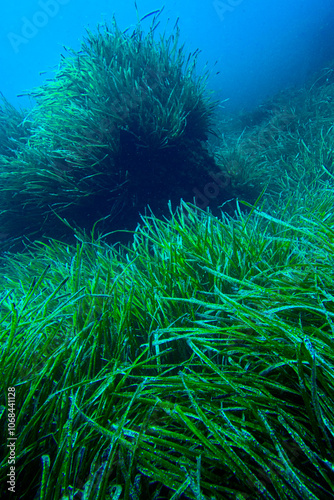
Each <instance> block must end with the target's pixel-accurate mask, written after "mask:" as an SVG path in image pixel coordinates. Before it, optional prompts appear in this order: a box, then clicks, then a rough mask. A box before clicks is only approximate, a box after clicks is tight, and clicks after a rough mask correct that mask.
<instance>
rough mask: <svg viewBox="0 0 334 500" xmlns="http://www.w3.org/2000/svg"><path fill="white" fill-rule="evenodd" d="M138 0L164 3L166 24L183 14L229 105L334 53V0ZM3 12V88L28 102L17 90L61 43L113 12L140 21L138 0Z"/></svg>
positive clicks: (71, 42)
mask: <svg viewBox="0 0 334 500" xmlns="http://www.w3.org/2000/svg"><path fill="white" fill-rule="evenodd" d="M137 4H138V10H139V13H140V16H144V15H145V14H147V13H149V12H150V11H152V10H155V9H160V8H161V7H162V6H163V5H164V6H165V9H164V11H163V15H162V17H161V21H162V22H161V26H162V27H163V28H164V27H165V26H166V23H167V20H168V18H169V19H170V21H169V23H168V26H169V27H170V29H171V28H172V27H173V26H174V23H175V20H176V18H177V17H179V18H180V21H179V25H180V29H181V38H182V40H183V41H185V42H186V47H187V49H188V50H189V51H193V50H195V49H196V48H200V49H201V51H202V52H201V55H200V58H199V65H198V69H199V71H201V70H202V69H203V68H204V67H205V66H206V63H208V68H209V69H210V68H211V70H212V72H211V73H212V74H211V77H210V82H209V85H210V88H212V89H214V90H216V91H217V93H218V94H217V96H218V97H219V99H221V100H222V101H224V100H225V99H229V100H228V101H227V102H224V103H223V106H224V107H226V108H227V109H229V110H232V111H238V110H242V109H251V108H252V107H254V106H256V105H258V104H259V103H260V102H261V101H262V100H264V99H265V98H266V97H270V96H271V95H273V94H274V93H276V92H277V91H279V90H280V89H283V88H285V87H287V86H292V85H298V86H300V85H302V83H303V82H304V81H305V80H306V79H307V78H308V77H309V76H310V75H311V73H312V72H313V71H315V70H318V69H320V68H322V67H325V66H326V65H327V64H329V62H330V61H331V60H332V59H334V2H333V0H320V1H319V0H205V1H204V0H202V1H200V0H197V1H195V0H165V2H163V1H157V0H137ZM43 6H44V7H43ZM1 11H2V15H1V16H0V91H1V92H2V93H3V94H4V95H5V96H6V97H7V98H8V99H9V100H10V101H11V102H12V103H13V104H15V105H20V106H23V107H26V106H28V105H29V99H28V98H27V97H20V98H17V95H18V94H21V93H23V92H24V91H28V90H30V89H32V88H33V87H35V86H37V85H40V84H41V83H42V82H43V81H44V80H45V79H46V78H48V77H50V76H51V75H52V73H51V71H52V70H53V69H55V68H56V67H57V64H58V63H59V61H60V54H61V53H64V49H63V46H67V47H72V48H75V49H78V48H79V47H80V40H81V39H82V37H83V36H84V34H85V28H90V29H95V27H96V25H97V23H98V22H100V21H103V20H104V19H105V20H108V19H111V17H112V15H113V14H115V15H116V19H117V21H118V24H119V25H120V27H121V28H124V29H125V28H127V27H129V26H131V25H134V24H135V23H136V20H137V17H136V9H135V6H134V0H122V1H115V0H88V1H85V2H84V1H82V0H21V1H20V0H18V1H15V2H11V3H8V4H7V5H3V6H2V7H1ZM46 12H49V14H47V13H46ZM149 24H150V19H148V20H147V21H144V26H145V27H148V26H149ZM27 25H30V32H29V30H28V32H27ZM36 25H38V26H36ZM27 33H28V35H29V36H26V35H27ZM41 73H43V74H42V75H41ZM216 73H218V74H216Z"/></svg>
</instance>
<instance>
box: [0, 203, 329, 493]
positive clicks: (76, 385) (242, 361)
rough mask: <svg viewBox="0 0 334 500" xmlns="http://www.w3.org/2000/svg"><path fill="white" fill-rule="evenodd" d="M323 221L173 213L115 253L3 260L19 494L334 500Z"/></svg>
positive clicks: (96, 247)
mask: <svg viewBox="0 0 334 500" xmlns="http://www.w3.org/2000/svg"><path fill="white" fill-rule="evenodd" d="M319 217H320V215H319V214H316V213H313V216H311V214H309V218H307V217H306V215H305V214H304V215H303V217H302V218H301V219H300V220H299V224H298V225H295V224H294V221H293V217H291V218H289V216H288V215H287V214H286V215H285V218H282V219H280V218H278V217H274V216H272V215H270V214H267V213H265V212H263V210H261V207H259V208H255V209H254V210H253V212H252V213H251V214H250V215H243V214H242V212H240V213H239V214H238V215H237V216H236V217H235V218H233V219H232V218H228V217H226V216H225V217H222V218H221V219H216V218H214V217H213V216H212V215H210V214H209V213H205V212H201V211H198V210H197V209H195V208H194V207H192V206H190V205H187V204H182V205H181V207H180V208H179V210H178V211H177V212H176V213H171V216H170V219H169V220H165V221H162V220H158V219H157V218H155V217H154V216H153V214H152V215H151V216H147V217H144V218H143V221H142V224H141V225H140V226H139V227H138V228H137V230H136V232H135V234H134V239H133V243H132V244H130V245H128V246H125V247H122V246H110V245H108V244H107V243H105V241H104V239H103V237H102V236H96V237H93V238H87V237H86V236H84V235H81V236H80V235H79V234H77V238H78V243H77V245H76V247H73V246H69V245H67V244H65V243H61V242H58V241H50V242H49V243H43V244H35V246H33V247H32V248H31V249H30V251H29V252H26V253H22V254H16V255H7V256H6V261H5V262H4V272H3V278H2V285H3V286H4V288H7V289H8V291H7V292H6V293H4V295H3V297H2V303H1V305H2V307H1V319H0V321H1V328H2V329H1V332H2V336H1V343H2V346H3V350H2V358H1V365H2V367H3V369H2V384H3V386H4V387H6V386H8V385H15V386H16V390H17V408H18V415H17V435H18V441H17V452H18V464H19V467H18V469H19V478H20V484H21V488H22V490H21V491H22V494H28V492H31V491H35V492H36V494H37V498H44V499H48V498H54V497H58V498H64V497H66V498H74V497H75V495H76V494H79V493H80V494H83V495H84V498H101V499H102V498H108V497H109V498H154V496H155V495H156V496H159V495H160V496H161V497H166V496H171V497H172V498H179V497H181V495H183V497H184V498H196V499H197V498H217V499H220V498H231V499H232V498H254V499H256V498H259V496H261V497H263V498H283V499H285V498H287V499H288V498H289V499H290V498H293V499H299V498H310V499H317V498H319V499H321V498H326V497H327V498H330V497H331V496H332V495H333V488H334V486H333V458H334V457H333V451H332V449H333V446H332V444H333V435H334V432H333V429H334V405H333V395H334V394H333V392H334V391H333V382H334V381H333V362H334V360H333V352H334V349H333V347H334V346H333V339H332V332H333V314H334V310H333V307H332V281H333V271H332V269H333V266H332V254H333V252H332V246H331V243H330V242H329V243H328V244H327V246H326V247H324V244H323V243H324V238H325V237H327V236H326V235H328V234H331V222H330V221H331V218H330V217H326V216H322V224H321V225H319V226H318V227H317V230H316V231H315V230H314V226H313V220H316V219H317V218H319ZM318 254H320V255H321V256H322V261H321V262H317V261H316V260H315V259H316V256H317V255H318ZM36 277H37V278H36ZM1 404H2V405H3V406H5V400H3V401H1ZM1 423H2V426H4V427H3V433H5V414H3V415H2V420H1ZM1 470H2V474H3V477H5V474H6V456H2V468H1ZM2 484H3V483H2Z"/></svg>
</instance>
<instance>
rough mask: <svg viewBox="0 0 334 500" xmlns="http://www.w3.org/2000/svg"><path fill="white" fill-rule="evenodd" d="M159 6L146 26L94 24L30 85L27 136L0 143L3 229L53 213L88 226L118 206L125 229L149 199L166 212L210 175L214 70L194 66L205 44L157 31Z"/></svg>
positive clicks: (46, 223) (36, 222)
mask: <svg viewBox="0 0 334 500" xmlns="http://www.w3.org/2000/svg"><path fill="white" fill-rule="evenodd" d="M159 13H160V11H157V12H155V13H153V15H154V17H153V21H152V23H151V26H150V28H149V30H148V33H144V31H143V29H142V25H141V23H138V25H137V26H136V27H135V28H134V30H133V31H132V32H130V31H128V30H127V31H121V30H120V29H119V28H118V26H117V24H116V22H115V20H114V21H113V22H112V23H110V24H105V25H103V26H100V27H99V28H98V29H97V31H96V33H91V32H87V36H86V38H85V40H84V41H83V43H82V45H81V48H80V50H79V51H73V50H67V49H66V50H67V56H66V57H64V56H63V57H62V60H61V63H60V65H59V68H58V70H57V71H56V73H55V75H54V78H53V79H52V80H50V81H47V82H46V83H45V84H44V85H42V86H41V87H39V88H37V89H35V90H34V91H33V92H31V93H30V96H31V97H33V98H34V99H35V102H36V106H35V107H34V109H33V110H32V111H31V112H30V113H29V114H28V115H27V117H26V118H25V120H24V122H23V123H24V127H25V129H29V137H28V138H27V140H26V141H18V140H17V141H16V147H17V149H16V150H14V153H13V151H12V150H11V152H10V154H9V149H8V148H7V150H6V151H1V152H2V154H3V155H2V157H1V158H0V167H1V178H0V190H1V191H2V194H3V196H1V202H0V211H1V212H2V221H1V222H2V223H3V225H4V226H5V227H6V229H5V232H8V233H9V234H11V235H12V234H27V233H29V232H30V231H34V230H36V231H39V230H40V229H41V228H42V229H43V231H44V232H48V233H49V234H50V232H51V231H50V227H52V230H54V227H53V226H54V223H55V221H58V222H59V219H58V218H57V217H56V216H55V214H58V215H60V216H61V217H63V218H66V219H67V220H68V221H71V222H72V223H74V224H78V225H81V226H83V227H86V228H87V227H89V226H90V225H91V224H93V223H94V222H95V221H96V220H97V219H98V218H101V217H105V216H108V215H112V217H111V220H112V219H113V224H114V225H116V227H114V228H117V229H121V228H126V227H128V226H129V227H130V226H131V225H133V223H134V222H135V221H136V220H138V213H139V212H140V211H143V210H144V208H145V207H146V206H147V205H150V207H151V208H153V209H155V210H156V212H157V213H158V214H159V213H162V212H163V211H164V210H165V209H166V207H167V201H168V200H172V202H173V201H174V202H175V203H179V201H180V198H184V199H188V200H191V199H192V198H193V197H194V192H193V189H194V187H197V186H203V185H205V183H206V182H208V177H207V172H208V171H209V170H212V167H213V166H214V160H213V159H212V158H211V157H210V156H209V154H208V152H207V150H206V148H205V145H204V142H203V141H205V140H206V138H207V135H208V132H209V128H210V120H211V117H212V113H213V110H214V103H213V102H212V101H211V100H210V97H209V96H208V95H207V94H206V90H205V84H206V77H207V75H206V74H203V75H202V76H198V75H197V74H196V71H195V65H196V59H197V54H198V51H196V52H195V53H193V54H190V55H189V56H186V55H185V53H184V49H183V46H180V45H179V30H178V27H177V25H176V26H175V27H174V29H173V30H172V33H171V34H169V35H166V34H163V35H159V36H158V34H157V33H156V31H157V26H158V24H159V23H158V16H159ZM6 112H7V113H9V114H10V113H11V111H10V109H8V108H6V107H4V108H3V113H6ZM12 112H13V113H15V110H12ZM9 121H12V117H10V120H9ZM52 234H54V233H53V232H52Z"/></svg>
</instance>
